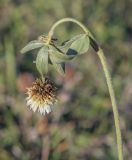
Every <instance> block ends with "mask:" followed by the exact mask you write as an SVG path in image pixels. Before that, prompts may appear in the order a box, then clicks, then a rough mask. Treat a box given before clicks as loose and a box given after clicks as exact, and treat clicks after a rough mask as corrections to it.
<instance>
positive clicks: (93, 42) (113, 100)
mask: <svg viewBox="0 0 132 160" xmlns="http://www.w3.org/2000/svg"><path fill="white" fill-rule="evenodd" d="M64 22H73V23H76V24H77V25H79V26H80V27H81V28H82V29H83V31H84V32H85V33H86V34H87V35H88V36H89V39H90V44H91V46H92V47H93V49H94V50H95V51H96V52H97V55H98V56H99V59H100V61H101V64H102V67H103V71H104V74H105V78H106V82H107V86H108V90H109V94H110V98H111V103H112V110H113V114H114V122H115V128H116V138H117V150H118V158H119V160H123V150H122V138H121V131H120V123H119V113H118V108H117V104H116V98H115V93H114V90H113V85H112V81H111V76H110V73H109V71H108V68H107V64H106V59H105V56H104V53H103V51H102V49H101V48H100V47H99V45H98V44H97V42H96V40H95V38H94V37H93V35H92V34H91V32H90V31H89V30H88V28H87V27H86V26H84V25H83V24H82V23H81V22H79V21H77V20H75V19H73V18H64V19H61V20H59V21H57V22H56V23H55V24H54V25H53V26H52V28H51V29H50V31H49V34H48V41H47V44H49V43H50V41H51V38H52V36H53V33H54V30H55V28H56V27H57V26H58V25H59V24H61V23H64Z"/></svg>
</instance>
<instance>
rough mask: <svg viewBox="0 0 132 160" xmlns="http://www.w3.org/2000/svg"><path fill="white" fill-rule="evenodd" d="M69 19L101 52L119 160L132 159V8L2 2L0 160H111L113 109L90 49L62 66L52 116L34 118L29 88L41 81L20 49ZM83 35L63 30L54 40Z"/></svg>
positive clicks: (81, 1) (128, 4) (61, 0)
mask: <svg viewBox="0 0 132 160" xmlns="http://www.w3.org/2000/svg"><path fill="white" fill-rule="evenodd" d="M64 17H73V18H76V19H78V20H80V21H81V22H83V23H84V24H86V26H88V27H89V29H90V30H91V31H92V32H93V33H94V35H95V37H96V38H97V40H98V41H99V43H100V44H101V45H102V47H103V49H104V52H105V54H106V57H107V62H108V65H109V69H110V71H111V74H112V78H113V84H114V88H115V93H116V97H117V101H118V106H119V112H120V120H121V130H122V136H123V147H124V148H123V151H124V157H125V158H124V159H126V160H131V159H132V158H131V157H132V100H131V99H132V71H131V68H132V53H131V50H132V18H131V17H132V1H131V0H120V1H114V0H107V1H106V0H99V1H97V0H93V1H89V0H76V1H75V0H57V1H55V0H48V1H46V0H45V1H44V0H32V1H30V0H29V1H26V0H1V1H0V160H9V159H10V160H17V159H18V160H40V159H42V160H47V159H49V160H77V159H78V160H116V159H117V153H116V141H115V128H114V122H113V114H112V108H111V102H110V99H109V94H108V90H107V86H106V83H105V80H104V76H103V72H102V68H101V65H100V62H99V59H98V57H97V55H96V54H95V53H94V52H93V51H92V49H91V50H90V51H89V52H88V53H87V54H85V55H83V56H80V57H79V58H77V59H75V60H73V61H71V63H68V64H67V67H66V75H65V77H61V76H60V75H58V73H57V72H55V71H54V70H53V69H52V68H51V70H50V71H49V75H50V77H52V79H53V80H54V81H55V82H56V84H57V85H58V87H59V92H58V99H59V102H58V103H57V105H56V108H55V109H54V111H53V113H51V114H50V115H47V116H45V117H43V116H41V115H40V114H38V113H32V112H31V111H30V110H29V109H28V108H27V107H26V102H25V96H26V95H25V91H26V87H27V86H30V85H31V84H32V81H33V80H34V79H35V78H36V77H37V76H39V74H38V72H37V70H36V67H35V64H34V63H33V60H34V59H35V57H36V54H35V52H33V53H31V54H25V55H21V54H20V49H21V48H22V47H24V46H25V44H26V43H27V42H28V41H30V40H33V39H37V37H38V36H39V35H41V34H43V33H47V32H48V31H49V29H50V27H51V26H52V25H53V23H54V22H55V21H57V20H58V19H60V18H64ZM80 32H81V30H80V29H79V28H78V27H76V26H75V25H73V24H71V23H69V24H65V25H64V24H63V25H61V26H60V27H59V28H58V29H57V30H56V34H55V37H57V38H58V39H60V41H63V40H67V39H69V38H71V37H72V36H73V35H75V34H77V33H80Z"/></svg>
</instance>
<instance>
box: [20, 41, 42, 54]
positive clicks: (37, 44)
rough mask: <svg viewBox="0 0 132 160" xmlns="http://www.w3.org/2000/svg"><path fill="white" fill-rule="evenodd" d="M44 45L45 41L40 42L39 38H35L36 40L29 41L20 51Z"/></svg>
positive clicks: (23, 51)
mask: <svg viewBox="0 0 132 160" xmlns="http://www.w3.org/2000/svg"><path fill="white" fill-rule="evenodd" d="M43 45H44V43H42V42H39V41H38V40H34V41H31V42H29V43H28V44H27V45H26V46H25V47H24V48H23V49H22V50H21V51H20V52H21V53H22V54H23V53H26V52H28V51H30V50H33V49H36V48H39V47H42V46H43Z"/></svg>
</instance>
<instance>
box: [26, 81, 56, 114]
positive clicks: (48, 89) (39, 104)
mask: <svg viewBox="0 0 132 160" xmlns="http://www.w3.org/2000/svg"><path fill="white" fill-rule="evenodd" d="M56 90H57V88H56V87H55V85H54V83H53V82H51V81H50V80H49V79H48V78H45V81H44V82H43V81H42V80H41V79H37V80H36V81H35V82H33V85H32V86H31V87H30V88H27V95H28V97H27V98H26V100H27V105H28V106H29V107H30V109H32V110H33V111H34V112H35V111H38V112H40V113H41V114H44V115H45V114H46V113H50V112H51V110H52V108H53V106H54V103H55V102H56Z"/></svg>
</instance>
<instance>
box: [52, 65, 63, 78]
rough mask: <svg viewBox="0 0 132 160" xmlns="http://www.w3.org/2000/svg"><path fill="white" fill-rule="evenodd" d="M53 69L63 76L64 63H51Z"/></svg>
mask: <svg viewBox="0 0 132 160" xmlns="http://www.w3.org/2000/svg"><path fill="white" fill-rule="evenodd" d="M53 67H54V68H55V69H56V70H57V71H58V73H60V74H61V75H62V76H63V75H64V74H65V63H53Z"/></svg>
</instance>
